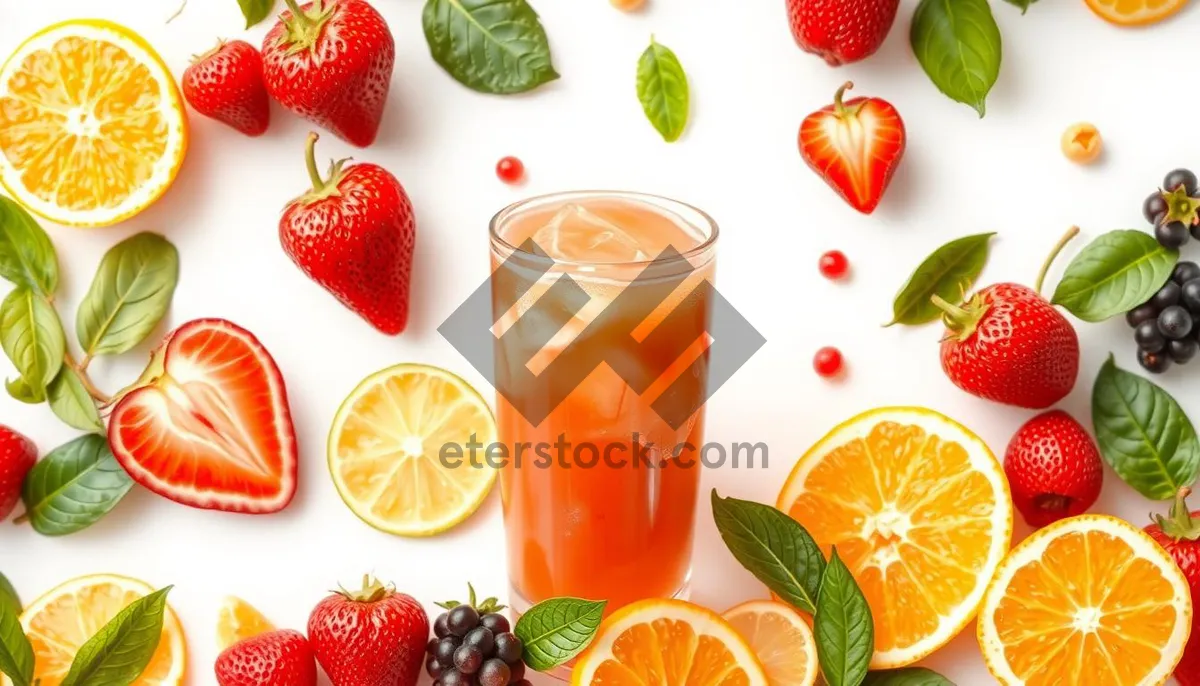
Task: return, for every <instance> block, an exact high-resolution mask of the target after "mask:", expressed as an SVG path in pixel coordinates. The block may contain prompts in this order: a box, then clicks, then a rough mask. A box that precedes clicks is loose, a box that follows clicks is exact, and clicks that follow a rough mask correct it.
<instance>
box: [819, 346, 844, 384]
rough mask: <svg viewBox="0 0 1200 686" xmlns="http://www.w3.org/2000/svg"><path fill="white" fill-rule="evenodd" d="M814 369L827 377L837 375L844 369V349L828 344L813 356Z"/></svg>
mask: <svg viewBox="0 0 1200 686" xmlns="http://www.w3.org/2000/svg"><path fill="white" fill-rule="evenodd" d="M813 369H815V370H816V372H817V374H819V375H820V376H823V377H825V378H827V379H828V378H829V377H831V376H836V375H837V374H838V373H839V372H841V371H842V351H840V350H838V349H837V348H833V347H829V346H826V347H824V348H821V349H820V350H818V351H817V354H816V355H814V356H813Z"/></svg>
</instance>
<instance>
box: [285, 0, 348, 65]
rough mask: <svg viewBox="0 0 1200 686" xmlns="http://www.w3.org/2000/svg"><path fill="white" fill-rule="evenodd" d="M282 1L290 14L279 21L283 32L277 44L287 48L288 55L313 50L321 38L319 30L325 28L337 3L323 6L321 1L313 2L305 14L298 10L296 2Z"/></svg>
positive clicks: (290, 0)
mask: <svg viewBox="0 0 1200 686" xmlns="http://www.w3.org/2000/svg"><path fill="white" fill-rule="evenodd" d="M284 1H285V2H286V3H287V6H288V9H289V10H291V12H292V14H291V16H290V17H283V18H281V19H280V21H282V22H283V26H284V29H285V30H284V34H283V37H282V38H280V40H279V44H280V45H286V46H288V54H289V55H291V54H295V53H297V52H301V51H302V50H311V49H313V48H314V47H316V45H317V40H318V39H319V38H320V37H321V30H322V29H324V28H325V23H326V22H328V21H329V18H330V17H332V16H333V10H334V8H335V7H336V5H337V3H331V4H330V5H328V6H324V4H325V3H324V2H323V1H322V0H313V3H312V6H311V7H309V8H308V11H307V12H306V11H304V10H302V9H300V5H299V3H298V2H297V1H296V0H284Z"/></svg>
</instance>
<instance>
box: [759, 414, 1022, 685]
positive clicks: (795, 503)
mask: <svg viewBox="0 0 1200 686" xmlns="http://www.w3.org/2000/svg"><path fill="white" fill-rule="evenodd" d="M778 507H779V509H780V510H783V511H784V512H787V513H788V514H790V515H791V516H792V517H793V518H794V519H795V520H796V521H798V522H800V523H801V524H802V525H804V527H805V528H807V529H808V531H809V533H811V534H812V536H813V538H814V539H816V541H817V543H818V544H819V545H820V546H821V550H823V551H824V552H825V554H826V556H828V555H829V554H830V551H831V549H832V548H833V546H835V545H836V546H837V549H838V555H839V556H840V557H841V559H842V560H843V561H844V562H845V563H846V566H847V567H849V568H850V571H851V572H852V573H853V574H854V578H855V579H856V580H857V581H858V583H859V586H861V587H862V591H863V594H864V595H865V596H866V598H867V602H868V603H869V604H870V606H871V613H872V615H873V616H874V619H875V654H874V656H872V658H871V668H872V669H892V668H895V667H902V666H905V665H909V664H912V663H913V662H916V661H917V660H920V659H921V658H923V657H925V656H926V655H928V654H930V653H932V652H933V651H934V650H936V649H938V648H940V647H941V646H942V645H944V644H945V643H947V642H948V641H949V640H950V639H952V638H954V636H955V635H956V634H958V632H960V631H961V630H962V629H963V627H965V626H966V625H967V624H968V623H969V622H970V621H971V619H972V618H973V617H974V616H975V613H976V611H977V610H978V608H979V604H980V602H981V601H982V600H983V594H984V591H985V590H986V588H987V583H988V581H989V580H990V579H991V578H992V573H993V572H994V571H995V570H996V567H997V566H998V565H999V564H1000V560H1001V559H1002V558H1003V557H1004V554H1005V552H1007V551H1008V548H1009V544H1010V543H1011V540H1012V526H1013V508H1012V499H1011V497H1010V496H1009V492H1008V482H1007V481H1006V480H1005V478H1004V472H1003V470H1002V469H1001V467H1000V464H999V463H998V462H997V461H996V457H995V456H994V455H993V454H992V451H991V450H989V449H988V447H987V446H986V445H985V444H984V443H983V441H982V440H980V438H979V437H978V436H976V435H975V434H973V433H971V432H970V431H969V430H968V429H966V428H965V427H963V426H962V425H960V424H958V423H957V422H955V421H953V420H951V419H950V418H948V417H945V416H943V415H941V414H938V413H937V412H934V411H933V410H928V409H924V408H919V407H890V408H881V409H877V410H872V411H870V412H865V413H863V414H860V415H858V416H857V417H854V418H853V419H850V420H849V421H846V422H844V423H843V424H841V425H840V426H838V427H836V428H835V429H834V430H833V431H831V432H829V434H827V435H826V436H825V437H824V438H822V439H821V440H820V441H818V442H817V444H816V445H814V446H813V447H812V448H810V449H809V451H808V453H806V454H805V455H804V457H802V458H800V461H799V462H798V463H797V464H796V467H795V469H793V470H792V473H791V475H790V476H789V477H788V480H787V483H786V484H785V485H784V487H783V491H782V492H781V493H780V495H779V502H778Z"/></svg>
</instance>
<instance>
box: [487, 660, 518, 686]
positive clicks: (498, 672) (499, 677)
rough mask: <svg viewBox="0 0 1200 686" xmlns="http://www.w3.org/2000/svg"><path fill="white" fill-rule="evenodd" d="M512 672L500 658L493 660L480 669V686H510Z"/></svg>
mask: <svg viewBox="0 0 1200 686" xmlns="http://www.w3.org/2000/svg"><path fill="white" fill-rule="evenodd" d="M511 676H512V671H511V670H509V668H508V665H506V664H504V661H503V660H501V659H499V658H495V657H494V658H492V659H490V660H488V661H487V662H485V663H483V666H482V667H480V668H479V686H508V680H509V678H510V677H511Z"/></svg>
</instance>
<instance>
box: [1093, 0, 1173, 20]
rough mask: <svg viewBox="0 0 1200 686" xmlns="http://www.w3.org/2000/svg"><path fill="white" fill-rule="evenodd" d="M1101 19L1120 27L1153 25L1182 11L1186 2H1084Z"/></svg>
mask: <svg viewBox="0 0 1200 686" xmlns="http://www.w3.org/2000/svg"><path fill="white" fill-rule="evenodd" d="M1084 2H1086V3H1087V6H1088V8H1089V9H1091V10H1092V11H1093V12H1095V13H1096V14H1097V15H1099V16H1100V18H1101V19H1104V20H1106V21H1109V22H1112V23H1113V24H1118V25H1120V26H1142V25H1144V24H1154V23H1156V22H1160V21H1162V20H1163V19H1166V18H1167V17H1169V16H1171V15H1172V14H1175V13H1176V12H1178V11H1179V10H1181V9H1183V6H1184V5H1186V4H1187V3H1188V0H1084Z"/></svg>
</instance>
